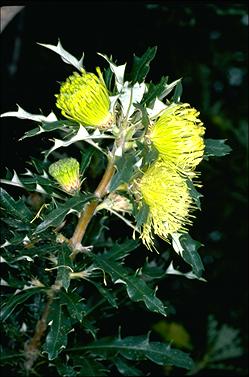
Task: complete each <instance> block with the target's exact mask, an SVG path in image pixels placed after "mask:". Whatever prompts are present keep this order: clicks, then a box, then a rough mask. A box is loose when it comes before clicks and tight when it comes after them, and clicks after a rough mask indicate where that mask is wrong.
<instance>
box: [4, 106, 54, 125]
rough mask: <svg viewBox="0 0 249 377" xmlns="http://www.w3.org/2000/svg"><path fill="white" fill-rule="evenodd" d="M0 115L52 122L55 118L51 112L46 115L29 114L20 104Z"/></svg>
mask: <svg viewBox="0 0 249 377" xmlns="http://www.w3.org/2000/svg"><path fill="white" fill-rule="evenodd" d="M1 117H2V118H3V117H16V118H19V119H29V120H33V121H34V122H47V123H50V122H54V121H56V120H57V118H56V116H55V114H54V113H53V112H52V113H50V114H49V115H48V116H47V117H45V116H44V115H42V114H31V113H29V112H28V111H25V110H24V109H22V108H21V106H19V105H17V111H8V112H7V113H4V114H1Z"/></svg>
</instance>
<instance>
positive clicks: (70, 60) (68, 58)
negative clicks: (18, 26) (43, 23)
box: [37, 39, 84, 71]
mask: <svg viewBox="0 0 249 377" xmlns="http://www.w3.org/2000/svg"><path fill="white" fill-rule="evenodd" d="M37 44H38V45H40V46H43V47H46V48H48V49H50V50H52V51H54V52H56V54H58V55H60V57H61V59H62V60H63V61H64V63H67V64H71V65H72V66H74V67H75V68H77V69H78V70H79V71H82V68H83V59H84V53H83V54H82V57H81V58H80V60H77V59H76V58H75V57H74V56H73V55H71V54H70V53H69V52H67V51H66V50H65V49H64V48H63V47H62V44H61V42H60V40H59V39H58V43H57V45H56V46H55V45H47V44H43V43H37Z"/></svg>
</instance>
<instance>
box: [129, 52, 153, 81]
mask: <svg viewBox="0 0 249 377" xmlns="http://www.w3.org/2000/svg"><path fill="white" fill-rule="evenodd" d="M156 51H157V47H156V46H154V47H149V48H148V49H147V51H146V52H145V53H144V54H143V55H142V56H141V57H138V56H136V55H135V54H134V58H133V66H132V70H131V77H132V83H133V84H135V83H136V82H139V83H141V82H142V81H144V79H145V77H146V76H147V74H148V72H149V70H150V62H151V61H152V60H153V59H154V57H155V55H156Z"/></svg>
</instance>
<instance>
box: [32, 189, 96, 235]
mask: <svg viewBox="0 0 249 377" xmlns="http://www.w3.org/2000/svg"><path fill="white" fill-rule="evenodd" d="M92 198H93V196H92V195H89V194H82V193H79V194H78V195H76V196H74V197H73V198H70V199H68V200H67V201H66V202H65V203H63V204H60V205H58V207H57V208H56V209H55V210H53V211H52V212H50V213H49V214H48V216H46V217H45V220H44V221H42V223H41V224H39V225H38V227H37V228H36V230H35V232H34V234H38V233H41V232H44V230H46V229H47V228H48V227H50V226H54V227H56V226H58V225H60V224H61V223H62V221H63V220H64V218H65V217H66V215H67V214H68V213H69V212H70V211H72V210H75V211H81V210H82V208H83V206H84V204H85V203H87V202H88V201H89V200H90V199H92Z"/></svg>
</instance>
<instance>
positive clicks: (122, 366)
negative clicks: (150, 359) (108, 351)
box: [112, 356, 143, 376]
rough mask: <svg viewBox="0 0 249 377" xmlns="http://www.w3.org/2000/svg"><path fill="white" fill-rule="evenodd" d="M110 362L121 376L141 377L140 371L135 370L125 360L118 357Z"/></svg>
mask: <svg viewBox="0 0 249 377" xmlns="http://www.w3.org/2000/svg"><path fill="white" fill-rule="evenodd" d="M112 361H113V363H114V364H115V366H116V368H117V370H118V371H119V373H121V374H123V375H124V376H143V373H142V372H141V370H139V369H137V368H135V367H134V366H133V365H131V364H130V363H129V362H128V361H127V360H125V359H123V358H122V357H120V356H117V357H114V358H113V359H112Z"/></svg>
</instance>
